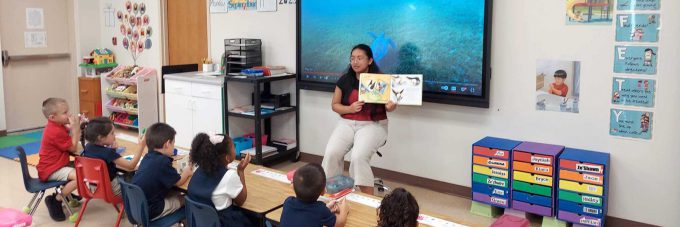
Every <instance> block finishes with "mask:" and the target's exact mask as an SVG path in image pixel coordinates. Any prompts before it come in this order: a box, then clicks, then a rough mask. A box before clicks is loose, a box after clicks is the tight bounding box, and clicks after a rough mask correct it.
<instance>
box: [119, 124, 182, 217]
mask: <svg viewBox="0 0 680 227" xmlns="http://www.w3.org/2000/svg"><path fill="white" fill-rule="evenodd" d="M175 134H176V132H175V129H173V128H172V127H170V125H167V124H165V123H155V124H153V125H151V126H150V127H149V128H148V129H147V130H146V135H145V138H146V146H147V147H148V148H149V152H148V153H147V154H146V155H145V156H144V158H143V159H142V162H141V163H140V164H139V168H138V169H137V172H136V173H135V176H134V177H132V183H133V184H135V185H137V186H139V187H140V188H141V189H142V191H144V195H145V196H146V199H147V201H148V204H149V217H150V218H151V220H152V221H153V220H156V219H158V218H161V217H163V216H166V215H168V214H172V213H173V212H175V211H177V210H179V209H180V208H182V206H184V200H183V199H182V197H181V196H180V195H179V193H177V194H174V193H171V194H169V192H170V190H171V189H172V188H173V187H174V186H181V185H183V184H184V183H186V181H187V180H188V179H189V177H191V175H192V174H193V171H192V169H191V168H192V166H193V165H188V166H187V167H185V168H184V169H183V170H182V174H181V175H180V174H177V170H175V168H173V167H172V157H171V156H172V155H173V150H174V149H175Z"/></svg>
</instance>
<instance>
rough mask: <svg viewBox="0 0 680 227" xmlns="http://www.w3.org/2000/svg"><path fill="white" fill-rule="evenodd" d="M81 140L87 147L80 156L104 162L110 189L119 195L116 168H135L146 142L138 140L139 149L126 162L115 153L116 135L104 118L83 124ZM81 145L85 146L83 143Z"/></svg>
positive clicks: (110, 123) (142, 139)
mask: <svg viewBox="0 0 680 227" xmlns="http://www.w3.org/2000/svg"><path fill="white" fill-rule="evenodd" d="M85 124H86V126H85V129H84V130H83V136H82V138H83V139H84V140H87V142H88V143H87V145H85V149H84V150H83V153H82V154H81V155H82V156H84V157H88V158H97V159H101V160H104V162H106V166H107V167H108V169H109V178H111V179H110V180H111V189H112V191H113V193H114V194H115V195H120V184H118V178H116V175H117V174H116V172H117V171H118V169H117V168H116V166H118V167H119V168H121V169H124V170H128V171H132V170H134V169H135V168H136V167H137V163H138V162H139V159H140V158H141V157H142V152H143V151H144V148H145V147H146V140H145V139H144V138H143V137H142V138H141V139H140V140H139V148H138V149H137V150H136V151H135V153H134V157H133V158H132V160H126V159H125V158H123V157H121V156H120V155H119V154H118V153H116V134H115V128H114V127H113V122H111V120H109V119H108V118H105V117H98V118H95V119H92V120H90V121H89V122H88V123H85ZM83 144H85V143H84V142H83Z"/></svg>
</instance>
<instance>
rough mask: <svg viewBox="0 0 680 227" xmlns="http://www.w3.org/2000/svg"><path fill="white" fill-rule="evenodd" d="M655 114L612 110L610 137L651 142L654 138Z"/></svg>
mask: <svg viewBox="0 0 680 227" xmlns="http://www.w3.org/2000/svg"><path fill="white" fill-rule="evenodd" d="M652 119H653V113H652V112H647V111H637V110H621V109H611V115H610V119H609V135H612V136H620V137H628V138H638V139H646V140H649V139H651V138H652V122H653V121H652Z"/></svg>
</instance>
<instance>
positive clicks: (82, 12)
mask: <svg viewBox="0 0 680 227" xmlns="http://www.w3.org/2000/svg"><path fill="white" fill-rule="evenodd" d="M99 5H100V2H99V1H92V0H77V1H76V2H75V7H76V8H75V13H76V15H75V17H76V18H77V19H76V34H77V35H76V37H75V39H76V54H75V55H76V56H75V57H76V59H78V64H80V60H81V59H82V57H83V56H89V55H90V52H92V50H94V49H96V48H101V45H100V43H101V32H100V30H99V29H98V28H99V25H100V24H102V25H103V23H104V22H103V21H102V19H103V18H100V16H101V15H102V11H101V10H100V9H99ZM93 28H97V29H93ZM109 42H110V41H109ZM77 73H78V74H77V75H82V74H81V68H80V67H78V71H77Z"/></svg>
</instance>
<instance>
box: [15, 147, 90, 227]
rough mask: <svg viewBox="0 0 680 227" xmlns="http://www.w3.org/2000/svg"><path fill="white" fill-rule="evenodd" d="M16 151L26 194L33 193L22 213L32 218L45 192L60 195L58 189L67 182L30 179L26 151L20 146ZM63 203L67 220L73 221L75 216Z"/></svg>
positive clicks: (66, 203) (66, 204) (66, 202)
mask: <svg viewBox="0 0 680 227" xmlns="http://www.w3.org/2000/svg"><path fill="white" fill-rule="evenodd" d="M16 149H17V153H18V155H19V163H20V164H21V174H22V177H23V178H24V187H25V188H26V191H27V192H29V193H33V198H32V199H31V201H30V202H29V203H28V205H27V206H26V207H24V210H23V211H24V212H26V213H27V214H30V215H31V216H33V213H34V212H35V210H36V208H38V204H40V202H41V201H42V199H43V196H44V195H45V191H46V190H47V189H50V188H54V189H55V190H56V191H57V193H59V194H61V188H60V187H62V186H64V185H65V184H66V183H68V182H66V181H48V182H41V181H40V179H37V178H33V177H31V173H30V172H28V163H27V161H26V151H24V148H23V147H21V146H17V148H16ZM36 198H37V200H36ZM63 202H64V203H63V205H64V206H65V207H66V211H68V214H69V220H71V221H73V220H75V216H74V214H73V212H72V211H71V208H70V207H69V206H68V201H67V200H63ZM75 215H77V214H75Z"/></svg>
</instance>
